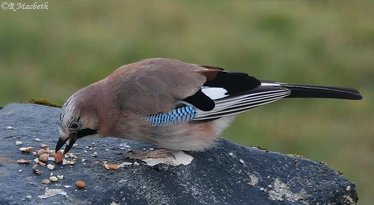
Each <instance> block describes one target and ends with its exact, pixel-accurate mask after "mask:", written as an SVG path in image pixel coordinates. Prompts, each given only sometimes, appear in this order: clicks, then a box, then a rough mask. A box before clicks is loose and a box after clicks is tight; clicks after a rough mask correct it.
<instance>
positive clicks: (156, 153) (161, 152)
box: [125, 148, 179, 160]
mask: <svg viewBox="0 0 374 205" xmlns="http://www.w3.org/2000/svg"><path fill="white" fill-rule="evenodd" d="M177 152H179V151H176V150H171V149H164V148H160V149H155V150H148V151H145V152H134V151H131V152H128V153H126V154H125V158H129V159H135V160H136V159H140V160H144V159H149V158H154V159H155V158H157V159H160V158H173V159H176V158H175V153H177Z"/></svg>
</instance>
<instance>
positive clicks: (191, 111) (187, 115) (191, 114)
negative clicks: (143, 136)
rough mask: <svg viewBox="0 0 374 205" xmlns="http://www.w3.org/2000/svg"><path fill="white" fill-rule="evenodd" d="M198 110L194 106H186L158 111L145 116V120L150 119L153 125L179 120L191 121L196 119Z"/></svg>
mask: <svg viewBox="0 0 374 205" xmlns="http://www.w3.org/2000/svg"><path fill="white" fill-rule="evenodd" d="M196 115H197V112H196V110H195V108H194V107H193V106H190V105H188V106H184V107H180V108H177V109H174V110H173V111H171V112H168V113H158V114H153V115H147V116H145V120H147V121H149V123H150V124H151V125H152V126H160V125H169V124H173V123H179V122H189V121H191V120H192V119H194V118H195V117H196Z"/></svg>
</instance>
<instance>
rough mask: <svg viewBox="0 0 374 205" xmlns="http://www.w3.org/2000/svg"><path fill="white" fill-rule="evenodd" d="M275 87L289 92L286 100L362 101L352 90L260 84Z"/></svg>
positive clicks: (270, 83) (356, 92) (354, 90)
mask: <svg viewBox="0 0 374 205" xmlns="http://www.w3.org/2000/svg"><path fill="white" fill-rule="evenodd" d="M272 84H273V85H277V86H280V87H284V88H287V89H289V90H291V93H290V95H288V96H287V97H286V98H335V99H346V100H362V99H363V96H362V95H361V93H360V91H358V90H356V89H353V88H341V87H330V86H316V85H300V84H286V83H284V84H283V83H274V82H269V81H268V82H265V81H264V82H262V85H268V86H271V85H272Z"/></svg>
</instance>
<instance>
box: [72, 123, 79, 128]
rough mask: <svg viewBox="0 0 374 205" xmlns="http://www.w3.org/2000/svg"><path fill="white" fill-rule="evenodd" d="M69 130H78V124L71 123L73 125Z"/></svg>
mask: <svg viewBox="0 0 374 205" xmlns="http://www.w3.org/2000/svg"><path fill="white" fill-rule="evenodd" d="M70 128H71V129H78V128H79V124H78V123H77V122H73V123H71V125H70Z"/></svg>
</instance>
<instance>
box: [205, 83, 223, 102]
mask: <svg viewBox="0 0 374 205" xmlns="http://www.w3.org/2000/svg"><path fill="white" fill-rule="evenodd" d="M201 91H202V92H203V93H204V94H205V95H207V96H208V97H209V98H210V99H212V100H217V99H220V98H224V97H227V96H228V95H226V93H227V90H226V89H224V88H217V87H207V86H203V87H202V88H201Z"/></svg>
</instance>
